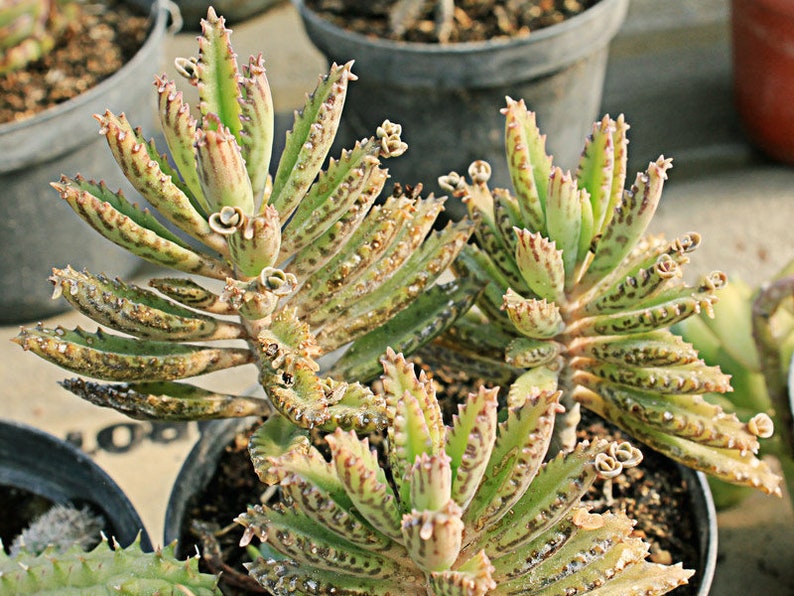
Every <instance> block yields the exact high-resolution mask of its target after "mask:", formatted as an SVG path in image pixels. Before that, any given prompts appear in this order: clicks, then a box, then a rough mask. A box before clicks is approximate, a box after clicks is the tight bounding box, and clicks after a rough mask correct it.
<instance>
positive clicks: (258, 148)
mask: <svg viewBox="0 0 794 596" xmlns="http://www.w3.org/2000/svg"><path fill="white" fill-rule="evenodd" d="M240 87H241V90H242V98H241V104H240V107H241V113H240V120H241V122H242V128H241V129H240V134H239V142H240V150H241V151H242V154H243V159H244V160H245V168H246V170H247V171H248V178H249V179H250V180H251V188H252V190H253V193H254V202H255V203H259V202H260V201H261V200H262V198H263V197H264V193H265V188H266V187H267V179H268V176H269V174H268V172H269V168H270V159H271V155H272V153H273V137H274V125H275V109H274V108H273V96H272V95H271V93H270V85H269V84H268V81H267V76H266V74H265V63H264V60H263V59H262V56H261V55H260V56H257V57H254V56H251V57H250V58H249V60H248V64H247V65H246V66H244V67H243V77H242V78H241V80H240ZM263 206H264V205H263Z"/></svg>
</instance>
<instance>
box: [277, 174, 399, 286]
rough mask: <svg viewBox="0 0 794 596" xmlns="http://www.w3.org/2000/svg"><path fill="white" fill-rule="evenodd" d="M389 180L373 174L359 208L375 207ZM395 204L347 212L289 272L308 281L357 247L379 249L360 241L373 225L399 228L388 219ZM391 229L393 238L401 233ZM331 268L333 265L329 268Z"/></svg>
mask: <svg viewBox="0 0 794 596" xmlns="http://www.w3.org/2000/svg"><path fill="white" fill-rule="evenodd" d="M387 178H388V174H387V172H386V170H383V169H380V168H378V169H376V170H374V171H373V172H372V173H371V174H370V177H369V180H368V183H367V186H366V188H364V189H363V190H362V192H361V195H360V197H359V199H358V204H359V205H361V206H362V207H363V206H364V205H372V203H373V202H374V201H375V199H376V198H377V197H378V195H379V194H380V192H381V190H383V186H384V184H385V183H386V179H387ZM395 200H396V199H395V198H394V197H391V198H388V199H386V204H385V205H383V206H380V205H376V206H375V207H372V208H370V209H369V210H367V209H365V208H361V209H358V208H356V209H350V210H348V211H347V212H345V213H344V214H342V217H340V218H339V219H338V220H337V221H336V222H334V224H333V225H332V226H331V227H330V228H328V229H327V230H326V231H325V233H324V234H323V235H322V236H320V237H319V238H317V239H316V240H315V241H314V242H312V243H311V244H308V245H307V246H305V247H303V248H302V249H301V250H300V252H299V253H298V254H297V255H295V256H294V258H293V259H292V260H291V261H289V262H288V263H287V264H286V267H285V269H286V271H289V272H291V273H294V274H295V275H296V276H297V277H298V279H309V278H310V277H311V276H312V275H314V274H316V273H317V272H318V271H320V269H321V268H323V267H324V266H325V265H326V264H329V263H330V262H332V260H334V261H336V262H338V261H339V260H340V259H342V258H343V255H345V254H347V253H349V252H350V251H351V250H352V249H353V248H354V247H358V248H359V249H361V248H362V247H364V246H366V247H369V248H373V247H375V246H379V244H378V243H376V244H373V243H372V242H370V241H362V240H361V239H362V238H365V237H367V234H368V230H369V227H370V226H371V225H372V226H374V224H376V223H379V224H381V223H385V222H387V221H388V222H390V223H392V224H396V222H395V221H393V220H392V219H391V218H390V217H388V216H385V214H386V213H388V212H389V211H390V210H391V209H392V207H391V205H392V204H393V203H394V202H395ZM404 202H407V199H404ZM402 213H404V215H402V216H400V217H398V219H399V220H400V221H402V220H403V219H405V218H406V217H407V212H404V211H403V212H402ZM389 229H391V230H392V233H393V234H396V233H397V231H398V230H399V225H392V226H391V228H389ZM378 242H380V241H378ZM383 244H384V246H388V244H389V242H388V241H386V242H384V243H383ZM330 267H331V265H329V268H330Z"/></svg>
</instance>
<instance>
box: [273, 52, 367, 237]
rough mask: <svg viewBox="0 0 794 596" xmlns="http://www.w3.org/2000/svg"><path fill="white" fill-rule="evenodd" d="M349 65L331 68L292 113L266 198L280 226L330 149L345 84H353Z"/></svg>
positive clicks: (333, 65) (336, 126) (343, 99)
mask: <svg viewBox="0 0 794 596" xmlns="http://www.w3.org/2000/svg"><path fill="white" fill-rule="evenodd" d="M352 64H353V63H352V62H348V63H347V64H345V65H343V66H338V65H336V64H332V65H331V69H330V70H329V72H328V74H327V75H325V76H323V77H322V78H321V79H320V82H319V84H318V85H317V88H316V89H315V90H314V93H312V94H311V95H310V96H309V98H308V100H307V102H306V105H305V106H304V108H303V109H302V110H301V111H300V112H296V113H295V125H294V126H293V127H292V130H291V131H290V132H289V133H287V141H286V145H285V147H284V152H283V153H282V156H281V161H280V162H279V164H278V170H277V171H276V175H275V177H274V179H273V191H272V193H271V195H270V204H271V205H273V206H274V207H275V208H276V209H277V210H278V212H279V213H280V214H281V222H282V223H285V222H286V221H287V220H288V219H289V217H290V216H291V215H292V212H293V211H294V210H295V208H296V207H297V206H298V203H299V202H300V201H301V199H302V197H303V196H304V195H305V194H306V190H307V189H308V188H309V185H311V183H312V182H313V181H314V178H315V177H316V176H317V173H318V172H319V171H320V168H321V167H322V164H323V161H324V160H325V156H326V155H327V154H328V151H329V150H330V148H331V144H332V143H333V141H334V137H335V136H336V131H337V128H338V127H339V121H340V118H341V115H342V106H343V105H344V102H345V96H346V95H347V84H348V82H349V81H351V80H355V76H354V75H353V74H352V73H351V71H350V68H351V66H352Z"/></svg>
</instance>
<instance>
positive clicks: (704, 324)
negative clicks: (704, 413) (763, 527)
mask: <svg viewBox="0 0 794 596" xmlns="http://www.w3.org/2000/svg"><path fill="white" fill-rule="evenodd" d="M718 296H719V302H718V303H717V304H716V305H715V307H714V313H715V317H714V318H707V317H704V316H702V315H698V316H695V317H691V318H689V319H687V320H685V321H682V322H681V323H679V324H677V325H675V326H674V327H673V331H674V332H675V333H678V334H680V335H681V337H683V338H684V340H685V341H687V342H689V343H691V344H692V345H693V346H694V347H695V348H696V349H697V350H698V352H699V353H700V355H701V356H702V358H703V360H704V361H705V362H707V363H708V364H710V365H713V366H719V367H720V368H721V369H722V370H724V371H725V372H726V373H728V374H730V375H731V386H732V387H733V391H732V392H731V393H730V394H727V395H721V394H714V393H711V394H706V395H704V397H705V399H707V400H708V401H710V402H713V403H717V404H719V405H720V406H721V407H722V408H723V409H725V410H727V411H729V412H734V413H735V414H736V415H737V416H738V417H739V419H741V420H744V421H746V422H750V421H751V420H752V419H753V416H754V415H755V412H758V411H761V412H766V413H767V414H769V416H770V417H771V418H772V420H773V421H774V424H775V428H776V429H777V433H776V435H775V437H774V438H773V440H770V441H765V442H764V443H762V444H761V450H760V453H761V455H772V456H774V457H776V458H777V459H778V460H779V461H780V464H781V468H782V471H783V477H784V479H785V480H786V484H787V486H788V487H789V495H792V494H794V493H792V488H794V426H792V419H793V418H792V408H791V401H790V397H789V393H788V392H789V391H790V388H788V387H787V385H788V381H787V379H788V375H789V374H790V363H791V358H792V355H793V354H794V298H793V297H794V262H791V263H789V264H788V265H787V266H786V267H784V268H783V269H782V270H781V271H780V272H779V273H778V274H777V275H775V276H773V277H772V278H771V279H770V280H769V282H768V283H766V284H763V285H762V286H761V287H759V288H753V287H751V286H750V285H748V284H747V283H745V282H744V281H743V280H741V279H739V278H732V279H731V282H730V284H729V285H728V286H727V287H725V288H724V289H722V290H720V291H719V292H718ZM712 492H713V493H714V498H715V502H716V503H717V505H718V506H730V505H733V504H735V503H736V502H738V501H739V500H741V499H742V498H744V497H745V496H746V495H747V493H746V491H744V492H742V491H738V490H736V489H735V488H734V487H731V486H727V485H724V484H721V483H719V482H712Z"/></svg>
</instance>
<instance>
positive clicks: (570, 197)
mask: <svg viewBox="0 0 794 596" xmlns="http://www.w3.org/2000/svg"><path fill="white" fill-rule="evenodd" d="M503 113H504V114H505V116H506V149H507V160H508V164H509V169H510V175H511V181H512V185H513V192H510V191H508V190H504V189H496V190H493V191H491V189H490V188H489V187H488V184H487V181H488V177H489V174H490V168H489V166H488V164H486V163H484V162H475V163H474V164H472V166H471V168H470V171H469V174H470V178H471V180H470V181H467V180H465V179H464V178H463V177H462V176H459V175H457V174H454V173H453V174H450V175H449V176H446V177H444V178H442V179H441V182H442V183H443V184H445V185H446V186H447V187H448V188H450V189H451V190H452V191H453V192H454V193H455V194H456V195H457V196H459V197H461V198H462V199H463V201H464V202H465V203H466V204H467V206H468V210H469V213H470V215H471V217H472V218H473V220H474V221H475V225H476V230H475V236H476V239H477V244H476V246H475V245H472V246H471V247H467V249H466V250H465V251H464V252H463V253H462V254H461V257H460V258H459V259H458V261H457V268H458V269H459V270H460V271H462V272H464V273H467V274H471V275H474V276H476V277H478V278H480V279H482V280H484V281H486V282H488V287H487V288H486V290H485V292H483V294H482V295H481V297H480V299H479V300H478V303H477V304H478V306H479V314H480V315H482V318H481V319H479V318H477V317H476V316H475V315H476V314H477V313H474V314H472V315H471V316H469V317H468V318H467V319H466V320H465V321H461V322H460V324H458V325H456V327H455V328H454V330H453V332H452V333H450V335H449V337H448V338H446V340H445V341H444V342H443V343H446V345H447V346H448V347H452V348H453V349H455V350H456V351H457V352H458V353H459V354H465V353H467V352H468V354H469V355H470V356H471V361H472V362H474V363H480V364H482V363H483V362H484V363H485V364H486V365H487V366H489V367H490V366H493V365H495V364H497V363H496V361H497V360H499V359H501V358H502V357H504V358H505V359H506V362H507V363H508V364H509V365H510V366H511V367H513V370H515V369H517V370H519V371H525V372H523V373H522V374H521V376H520V377H519V378H518V381H517V383H519V384H520V385H526V386H537V387H540V388H543V389H546V390H549V391H553V390H556V389H559V390H561V391H563V395H564V397H563V403H564V404H565V406H566V416H567V418H568V420H567V424H566V425H563V424H562V423H560V427H561V428H562V429H563V430H562V432H560V436H559V440H560V442H561V444H562V445H563V446H567V445H569V444H570V437H571V436H572V433H571V430H572V429H573V428H574V427H575V425H576V423H577V422H578V409H577V408H578V407H579V405H581V406H583V407H585V408H587V409H589V410H592V411H593V412H595V413H597V414H599V415H600V416H602V417H603V418H605V419H607V420H608V421H610V422H612V423H613V424H615V425H616V426H618V427H619V428H621V429H622V430H624V431H625V432H626V433H628V434H629V435H630V436H632V437H634V438H636V439H637V440H639V441H642V442H643V443H645V444H646V445H648V446H650V447H652V448H653V449H656V450H657V451H660V452H662V453H663V454H665V455H667V456H669V457H671V458H672V459H674V460H677V461H679V462H681V463H683V464H685V465H687V466H690V467H693V468H695V469H698V470H702V471H704V472H706V473H708V474H711V475H713V476H715V477H718V478H721V479H723V480H726V481H728V482H731V483H736V484H741V485H747V486H752V487H755V488H759V489H761V490H762V491H764V492H767V493H775V494H779V493H780V489H779V481H780V479H779V477H778V476H777V475H775V474H774V473H773V472H772V471H771V470H770V468H769V466H768V465H767V464H766V463H765V462H763V461H761V460H760V459H758V458H757V457H756V456H755V454H756V453H757V451H758V449H759V441H758V439H759V437H768V436H770V434H771V433H772V423H771V420H770V419H769V417H768V416H767V415H766V414H758V415H757V416H755V417H753V419H752V424H749V423H744V422H741V421H740V420H739V419H738V418H737V417H736V416H735V415H733V414H729V413H726V412H725V411H724V410H723V409H722V408H721V407H719V406H718V405H713V404H710V403H708V402H706V401H705V400H704V399H703V398H702V394H704V393H711V392H716V393H725V392H727V391H730V389H731V387H730V383H729V377H728V375H726V374H724V373H723V372H722V371H721V370H720V369H719V367H716V366H708V365H706V364H705V363H704V362H703V360H702V359H701V358H700V357H699V355H698V353H697V351H696V350H695V349H694V348H692V346H691V345H688V344H686V343H685V342H683V341H682V340H681V339H680V337H678V336H676V335H674V334H673V333H671V332H670V330H669V327H670V326H671V325H673V324H674V323H677V322H680V321H682V320H684V319H686V318H688V317H690V316H691V315H694V314H697V313H700V312H703V313H706V314H707V315H709V316H710V315H711V314H712V305H713V303H714V302H715V301H716V295H715V292H716V290H718V289H719V288H721V287H723V286H724V285H725V283H726V276H725V275H724V274H723V273H721V272H715V273H711V274H709V275H706V276H703V277H701V279H700V280H699V281H698V282H697V283H696V284H695V285H694V286H690V285H688V284H687V283H685V282H684V281H683V278H682V269H683V267H684V266H685V265H686V264H687V263H688V261H689V255H690V253H691V252H692V251H693V250H695V249H696V248H697V246H698V244H699V242H700V237H699V235H698V234H696V233H690V234H686V235H684V236H681V237H679V238H676V239H674V240H672V241H670V240H666V239H664V238H663V237H660V236H652V235H647V234H646V228H647V226H648V224H649V222H650V221H651V218H652V217H653V215H654V213H655V210H656V207H657V205H658V202H659V200H660V197H661V193H662V187H663V184H664V181H665V180H666V178H667V170H668V169H669V168H670V166H671V160H669V159H665V158H664V157H660V158H659V159H658V160H657V161H655V162H653V163H650V164H649V166H648V169H647V170H646V171H645V172H643V173H640V174H638V175H637V176H636V178H635V180H634V182H633V184H632V185H631V186H630V188H628V189H625V181H626V180H625V179H626V148H627V138H626V131H627V129H628V125H627V124H626V123H625V122H624V120H623V118H622V117H620V118H618V119H617V120H613V119H611V118H609V117H605V118H604V119H603V120H601V121H600V122H597V123H596V124H595V125H594V127H593V132H592V135H591V136H590V137H589V138H588V139H587V142H586V144H585V147H584V150H583V152H582V155H581V158H580V162H579V165H578V168H577V170H576V172H575V174H573V175H572V174H571V173H569V172H564V171H562V170H561V169H560V168H558V167H555V166H554V165H553V164H552V159H551V157H549V156H548V155H547V154H546V151H545V137H544V136H542V135H541V134H540V132H539V130H538V127H537V125H536V122H535V116H534V114H533V113H531V112H529V111H528V110H527V108H526V106H525V105H524V103H523V101H513V100H511V99H509V98H508V102H507V107H506V108H505V109H504V110H503ZM489 355H493V356H494V357H491V358H489V357H488V356H489ZM481 368H482V367H481Z"/></svg>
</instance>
